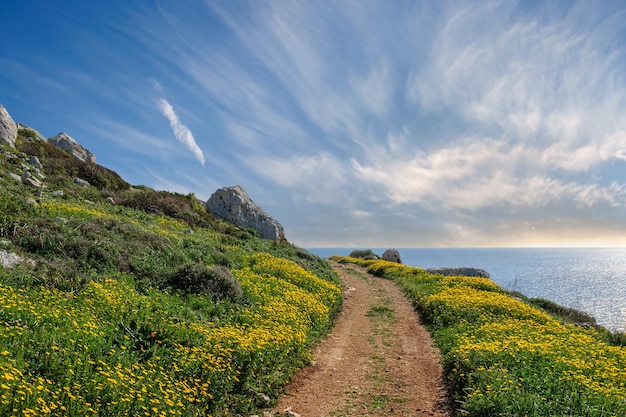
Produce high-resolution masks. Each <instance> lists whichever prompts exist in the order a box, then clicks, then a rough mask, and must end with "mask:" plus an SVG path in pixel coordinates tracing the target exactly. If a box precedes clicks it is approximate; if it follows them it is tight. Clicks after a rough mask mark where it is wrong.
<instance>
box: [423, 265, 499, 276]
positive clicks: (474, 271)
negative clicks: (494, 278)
mask: <svg viewBox="0 0 626 417" xmlns="http://www.w3.org/2000/svg"><path fill="white" fill-rule="evenodd" d="M426 272H430V273H431V274H439V275H446V276H450V275H461V276H464V277H481V278H490V275H489V272H487V271H485V270H484V269H478V268H468V267H455V268H428V269H427V270H426Z"/></svg>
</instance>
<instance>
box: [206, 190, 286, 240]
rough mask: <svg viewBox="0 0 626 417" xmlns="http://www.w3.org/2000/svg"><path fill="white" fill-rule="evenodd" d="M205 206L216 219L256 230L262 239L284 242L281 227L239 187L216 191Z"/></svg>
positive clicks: (283, 233) (283, 232)
mask: <svg viewBox="0 0 626 417" xmlns="http://www.w3.org/2000/svg"><path fill="white" fill-rule="evenodd" d="M205 206H206V209H207V210H208V211H209V213H211V214H212V215H213V216H215V217H217V218H218V219H222V220H224V221H226V222H228V223H231V224H234V225H235V226H240V227H248V228H250V229H255V230H258V231H259V233H260V235H261V237H262V238H264V239H271V240H276V241H283V240H285V231H284V229H283V226H282V225H281V224H280V223H278V221H276V220H275V219H273V218H272V217H271V216H270V215H268V214H267V213H265V212H264V211H263V210H261V207H259V206H257V205H256V204H255V203H254V202H253V201H252V199H251V198H250V196H248V193H247V192H246V191H245V190H244V189H243V188H242V187H241V186H239V185H235V186H231V187H224V188H220V189H218V190H217V191H215V192H214V193H213V194H212V195H211V197H210V198H209V199H208V200H207V202H206V203H205Z"/></svg>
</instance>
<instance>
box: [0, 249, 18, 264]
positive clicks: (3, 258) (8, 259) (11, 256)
mask: <svg viewBox="0 0 626 417" xmlns="http://www.w3.org/2000/svg"><path fill="white" fill-rule="evenodd" d="M20 262H22V258H21V257H20V256H19V255H17V254H15V253H12V252H7V251H5V250H4V249H3V250H0V265H2V266H3V267H4V268H13V267H14V266H15V265H17V264H19V263H20Z"/></svg>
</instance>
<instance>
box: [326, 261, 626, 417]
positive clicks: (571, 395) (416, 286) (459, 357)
mask: <svg viewBox="0 0 626 417" xmlns="http://www.w3.org/2000/svg"><path fill="white" fill-rule="evenodd" d="M333 259H334V260H335V261H338V262H351V263H356V264H359V265H362V266H366V267H368V270H369V272H371V273H373V274H375V275H378V276H382V277H385V278H388V279H391V280H393V281H395V282H396V283H397V284H398V285H399V286H400V287H401V288H403V290H404V291H405V293H406V294H407V295H408V296H409V298H410V299H411V300H412V301H413V303H414V305H415V308H416V310H417V311H418V312H420V314H421V316H422V320H423V321H424V322H425V323H426V324H427V326H428V328H429V330H430V331H431V333H432V335H433V337H434V339H435V341H436V342H437V344H438V346H439V348H440V350H441V352H442V354H443V366H444V372H445V374H446V375H445V376H446V379H447V381H448V385H449V391H450V396H451V399H452V402H453V403H454V404H456V410H455V414H456V415H458V416H485V417H488V416H489V417H490V416H498V415H504V416H556V415H559V416H561V415H568V416H569V415H571V416H622V415H626V348H624V343H623V341H624V338H625V335H623V334H612V333H610V332H608V331H607V330H605V329H602V328H600V327H593V326H589V323H590V322H592V321H591V320H590V319H589V317H588V316H586V315H584V314H582V313H580V312H576V311H574V310H571V309H565V308H563V307H560V306H558V305H556V304H554V303H552V302H549V301H546V300H532V299H531V300H528V299H519V298H517V297H515V298H514V297H513V296H512V295H510V294H508V293H507V292H506V291H504V290H503V289H502V288H501V287H499V286H498V285H496V284H495V283H494V282H492V281H490V280H488V279H484V278H473V277H460V276H459V277H442V276H437V275H432V274H428V273H427V272H426V271H424V270H423V269H420V268H415V267H409V266H405V265H399V264H396V263H390V262H385V261H364V260H359V259H354V258H348V257H334V258H333ZM574 323H583V324H585V326H580V325H578V324H574ZM592 323H593V322H592Z"/></svg>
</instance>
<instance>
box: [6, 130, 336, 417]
mask: <svg viewBox="0 0 626 417" xmlns="http://www.w3.org/2000/svg"><path fill="white" fill-rule="evenodd" d="M28 134H30V135H32V134H33V133H32V132H28V131H25V130H24V131H21V133H20V137H19V138H18V143H17V146H18V149H17V150H13V149H4V148H3V151H4V152H2V153H0V240H1V241H2V248H3V249H7V250H10V251H11V252H15V253H17V254H18V255H20V256H21V257H22V258H24V259H25V260H26V262H24V263H23V264H22V265H18V266H16V267H14V268H11V269H6V268H0V415H23V416H29V415H32V416H35V415H37V416H40V415H64V416H65V415H67V416H83V415H103V416H104V415H106V416H128V415H132V416H144V415H145V416H151V415H155V416H156V415H164V416H165V415H168V416H170V415H171V416H176V415H179V416H206V415H213V416H217V415H221V416H225V415H250V414H253V413H254V412H258V410H259V409H260V408H263V407H266V406H269V405H270V404H269V403H268V401H267V400H266V399H267V398H270V400H269V401H270V402H271V401H273V400H274V399H276V398H277V396H278V392H279V390H280V388H281V387H282V386H283V385H284V384H285V383H286V381H287V380H288V379H289V377H290V376H291V375H292V374H293V373H294V372H296V371H297V370H298V369H299V368H300V367H301V366H302V365H303V364H305V363H307V362H308V361H309V347H310V346H311V345H312V343H314V341H316V340H317V339H319V338H320V337H321V336H322V335H324V334H326V333H327V332H328V330H329V328H330V326H331V324H332V322H333V320H334V318H335V316H336V314H337V312H338V310H339V308H340V305H341V300H342V296H341V288H340V286H339V281H338V278H337V276H336V274H335V273H334V272H333V271H332V268H331V267H330V265H328V263H327V262H324V261H323V260H321V259H320V258H318V257H316V256H314V255H312V254H310V253H308V252H306V251H304V250H303V249H301V248H298V247H296V246H294V245H291V244H289V243H288V242H280V243H277V242H273V241H268V240H263V239H259V238H258V237H257V236H256V234H255V233H254V232H251V231H250V230H243V229H240V228H237V227H234V226H231V225H228V224H226V223H222V222H220V221H217V220H216V219H214V218H213V217H212V216H210V215H209V214H208V213H207V212H206V210H204V206H203V203H202V202H201V201H199V200H198V199H197V198H196V197H195V196H193V195H192V194H190V195H180V194H175V193H166V192H157V191H154V190H151V189H149V188H147V187H141V186H139V187H130V185H129V184H127V183H126V182H125V181H123V180H122V179H121V178H119V176H118V175H117V174H115V173H114V172H113V171H110V170H107V169H105V168H103V167H100V166H98V165H96V164H86V163H83V162H82V161H80V160H77V159H76V158H73V157H72V156H71V155H69V154H67V153H66V152H64V151H62V150H60V149H58V148H56V147H54V146H52V145H50V144H48V143H46V142H39V141H36V140H34V141H30V140H28V139H27V138H26V137H25V136H24V135H28ZM31 155H35V156H38V158H39V160H40V161H41V164H42V168H41V171H42V174H43V175H44V176H45V178H43V184H44V185H43V186H42V187H41V188H37V189H35V188H29V187H28V186H26V185H25V184H21V183H20V182H19V181H17V180H16V179H15V178H14V177H13V176H12V175H9V174H16V175H20V174H21V173H22V171H23V170H24V169H27V168H25V167H28V166H29V158H30V156H31ZM28 169H31V168H28ZM33 172H35V171H33ZM35 174H36V173H35ZM36 175H38V174H36ZM75 176H76V177H80V178H83V179H85V180H87V181H89V182H90V183H91V186H88V187H86V186H81V185H76V184H74V183H73V177H75ZM108 197H111V199H113V204H112V203H111V202H110V201H109V202H107V201H106V200H107V198H108ZM109 200H110V199H109Z"/></svg>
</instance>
